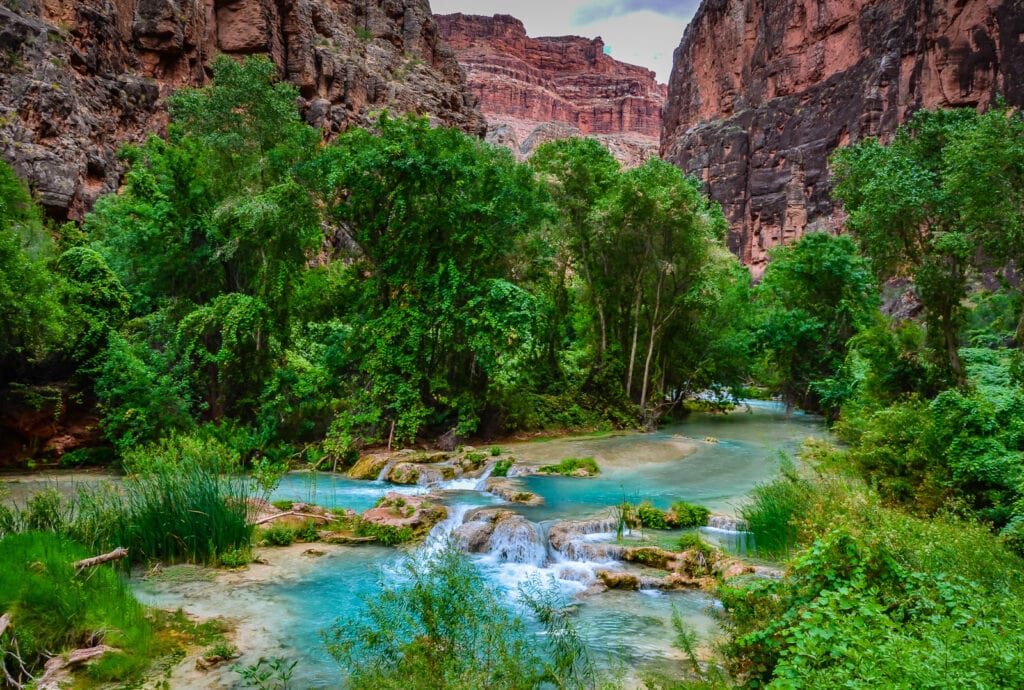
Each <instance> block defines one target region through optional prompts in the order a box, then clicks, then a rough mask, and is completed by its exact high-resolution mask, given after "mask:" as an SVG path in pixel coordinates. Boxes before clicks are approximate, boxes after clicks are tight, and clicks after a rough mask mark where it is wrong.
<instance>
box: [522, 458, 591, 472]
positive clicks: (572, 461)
mask: <svg viewBox="0 0 1024 690" xmlns="http://www.w3.org/2000/svg"><path fill="white" fill-rule="evenodd" d="M581 469H582V470H585V471H586V472H587V474H588V475H590V476H593V475H595V474H600V473H601V468H599V467H598V466H597V462H596V461H595V460H594V458H565V459H564V460H562V461H561V462H560V463H558V464H557V465H544V466H543V467H541V468H540V469H539V470H537V471H538V472H540V473H541V474H560V475H562V476H570V475H572V474H574V473H575V472H576V471H577V470H581Z"/></svg>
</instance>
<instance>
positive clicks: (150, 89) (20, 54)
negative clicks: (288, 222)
mask: <svg viewBox="0 0 1024 690" xmlns="http://www.w3.org/2000/svg"><path fill="white" fill-rule="evenodd" d="M12 8H13V9H12ZM217 53H227V54H230V55H247V54H252V53H265V54H268V55H270V56H271V57H272V58H273V60H274V61H275V62H276V63H277V65H278V67H279V69H280V75H281V77H282V78H285V79H288V80H289V81H291V82H292V83H294V84H295V85H296V86H297V87H298V88H299V90H300V93H301V95H302V98H303V102H302V104H301V106H302V108H303V112H304V114H305V116H306V119H307V120H308V121H309V122H310V123H312V124H314V125H315V126H318V127H323V128H324V129H325V131H326V133H327V134H328V135H331V134H334V133H337V132H339V131H341V130H343V129H344V128H346V127H347V126H349V125H351V124H362V123H365V122H367V116H368V113H369V111H371V110H373V109H376V108H381V107H389V108H391V109H393V110H398V111H415V112H420V113H424V114H428V115H430V116H431V117H432V118H434V119H436V120H437V121H438V122H439V123H443V124H446V125H450V126H456V127H459V128H461V129H463V130H465V131H467V132H471V133H474V134H477V135H480V136H483V134H484V133H485V131H486V123H485V122H484V120H483V116H482V115H481V114H480V112H479V111H478V110H477V109H476V103H475V99H474V97H473V95H472V93H471V92H470V91H469V90H468V88H467V87H466V83H465V75H464V73H463V72H462V70H461V68H460V67H459V65H458V62H457V61H456V60H455V57H454V55H453V53H452V52H451V49H450V48H448V47H447V46H446V45H445V44H444V43H443V42H441V41H440V40H439V38H438V35H437V25H436V24H435V22H434V19H433V16H432V14H431V11H430V6H429V4H428V1H427V0H7V2H5V3H0V155H3V157H4V158H5V159H6V160H8V161H9V162H11V163H12V164H13V165H14V167H15V168H16V169H17V170H18V171H19V172H20V173H21V174H22V175H24V176H25V177H27V178H28V179H29V181H30V183H31V185H32V187H33V189H34V190H35V192H36V195H37V197H38V198H39V199H40V201H41V202H42V203H43V204H44V205H45V206H46V207H47V209H48V210H49V212H50V213H51V214H52V215H54V216H57V217H63V216H69V217H72V218H76V217H80V216H81V214H82V213H83V212H84V210H85V209H86V208H88V207H89V206H90V205H91V204H92V202H93V201H94V200H95V198H96V197H97V196H98V195H99V194H102V193H106V192H110V191H113V190H114V189H115V188H116V187H117V184H118V179H119V175H120V172H121V168H120V166H119V165H118V163H117V159H116V151H117V149H118V147H119V146H120V145H121V144H122V143H124V142H126V141H137V140H139V139H141V137H142V136H144V135H145V134H146V133H147V132H151V131H156V130H159V129H161V127H162V126H163V125H164V124H165V113H164V109H163V107H162V104H163V99H164V98H165V97H166V96H167V95H168V94H169V93H170V91H171V89H172V88H173V87H176V86H181V85H201V84H203V83H205V82H206V81H207V79H208V77H209V72H208V67H209V62H210V58H211V57H212V56H214V55H215V54H217Z"/></svg>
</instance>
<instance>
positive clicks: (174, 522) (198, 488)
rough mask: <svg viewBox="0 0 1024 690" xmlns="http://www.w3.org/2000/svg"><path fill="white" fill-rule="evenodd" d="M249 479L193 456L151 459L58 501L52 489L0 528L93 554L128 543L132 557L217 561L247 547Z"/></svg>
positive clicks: (4, 518) (0, 518) (10, 514)
mask: <svg viewBox="0 0 1024 690" xmlns="http://www.w3.org/2000/svg"><path fill="white" fill-rule="evenodd" d="M249 495H250V494H249V484H248V482H246V480H245V479H244V478H242V477H237V476H231V475H220V474H218V473H217V471H216V468H215V467H205V466H202V465H200V464H199V463H198V462H195V461H192V460H180V461H178V462H174V463H169V462H156V463H153V464H151V465H150V466H149V467H148V468H147V471H146V473H145V474H141V475H138V476H134V477H129V478H127V479H125V480H124V482H122V483H121V484H120V485H109V486H104V487H99V488H94V489H90V490H85V489H83V490H81V491H80V492H79V493H78V495H77V496H75V497H73V498H71V499H68V500H64V499H62V498H61V497H60V495H59V494H57V492H56V491H48V492H43V493H42V494H39V495H38V496H36V497H34V498H32V499H31V500H30V501H29V502H28V505H27V507H26V508H25V509H23V510H17V509H14V510H11V509H10V508H8V509H7V512H6V513H5V514H4V515H0V536H3V534H4V533H15V532H23V531H26V530H41V531H46V532H52V533H55V534H63V535H66V536H69V537H71V538H73V539H74V540H75V541H77V542H79V543H80V544H82V545H83V546H85V547H86V549H88V550H90V551H91V552H92V553H94V554H95V553H100V552H102V551H106V550H109V549H111V548H114V547H116V546H124V547H126V548H128V550H129V555H130V558H131V561H132V562H135V563H145V562H150V561H163V562H181V561H186V562H190V563H208V564H215V563H216V562H217V560H218V557H219V556H220V554H222V553H227V552H238V551H239V550H247V549H248V548H249V547H250V545H251V542H252V535H253V526H252V525H251V524H249V522H248V519H247V512H248V507H249V506H248V502H247V500H246V499H247V498H248V497H249Z"/></svg>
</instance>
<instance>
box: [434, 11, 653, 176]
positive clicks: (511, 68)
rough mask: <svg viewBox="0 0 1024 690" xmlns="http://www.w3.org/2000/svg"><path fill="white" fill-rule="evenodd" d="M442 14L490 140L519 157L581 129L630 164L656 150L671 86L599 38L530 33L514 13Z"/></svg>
mask: <svg viewBox="0 0 1024 690" xmlns="http://www.w3.org/2000/svg"><path fill="white" fill-rule="evenodd" d="M436 19H437V23H438V27H439V30H440V34H441V37H442V38H443V39H444V40H445V41H446V42H447V43H448V44H449V45H450V46H451V47H452V48H453V49H454V50H455V56H456V58H457V59H458V61H459V64H460V65H462V67H463V69H465V70H466V78H467V81H468V84H469V88H470V90H471V91H472V92H473V94H474V95H475V96H476V98H477V101H478V103H479V105H480V109H481V111H482V112H483V114H484V117H486V118H487V140H488V141H490V142H492V143H496V144H500V145H503V146H507V147H509V148H511V149H512V151H513V152H514V153H515V154H516V156H517V157H518V158H520V159H523V158H526V157H528V156H529V155H530V154H531V153H533V151H534V150H536V148H537V147H538V146H539V145H540V144H543V143H544V142H546V141H551V140H553V139H562V138H566V137H578V136H593V137H595V138H597V139H599V140H600V141H601V142H602V143H603V144H604V145H605V147H606V148H608V149H609V151H611V152H612V154H613V155H614V156H615V157H616V158H617V159H618V160H619V161H620V162H622V163H623V164H624V165H627V166H633V165H637V164H639V163H642V162H643V161H645V160H647V159H648V158H650V157H652V156H657V155H658V147H659V137H660V135H661V127H662V120H661V118H662V112H663V110H664V107H665V98H666V96H667V93H668V87H667V86H666V85H664V84H659V83H658V82H657V80H656V79H655V75H654V72H652V71H651V70H649V69H647V68H645V67H639V66H637V65H629V64H626V63H624V62H619V61H618V60H615V59H614V58H612V57H611V56H610V55H607V54H605V49H604V48H605V46H604V42H603V41H602V40H601V39H600V38H594V39H588V38H582V37H580V36H554V37H544V38H532V37H529V36H527V34H526V28H525V27H524V26H523V23H522V22H521V21H519V20H518V19H516V18H515V17H511V16H508V15H495V16H493V17H485V16H478V15H466V14H451V15H439V16H437V17H436Z"/></svg>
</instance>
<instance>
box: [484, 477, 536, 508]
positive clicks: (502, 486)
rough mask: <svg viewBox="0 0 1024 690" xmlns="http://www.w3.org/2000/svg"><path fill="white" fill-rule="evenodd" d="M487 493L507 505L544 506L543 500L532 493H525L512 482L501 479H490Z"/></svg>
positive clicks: (518, 485) (516, 483) (517, 484)
mask: <svg viewBox="0 0 1024 690" xmlns="http://www.w3.org/2000/svg"><path fill="white" fill-rule="evenodd" d="M487 492H488V493H491V494H494V495H495V496H497V497H498V498H501V499H504V500H506V501H508V502H509V503H519V504H521V505H527V506H539V505H544V499H543V498H542V497H540V496H538V495H537V494H535V493H533V492H532V491H526V490H524V489H523V488H522V486H521V485H520V484H519V483H518V482H516V481H512V480H508V479H505V478H502V477H491V478H489V479H488V480H487Z"/></svg>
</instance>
